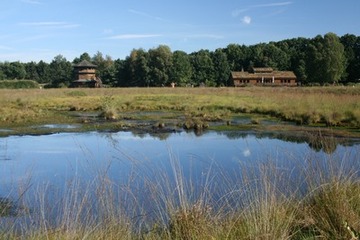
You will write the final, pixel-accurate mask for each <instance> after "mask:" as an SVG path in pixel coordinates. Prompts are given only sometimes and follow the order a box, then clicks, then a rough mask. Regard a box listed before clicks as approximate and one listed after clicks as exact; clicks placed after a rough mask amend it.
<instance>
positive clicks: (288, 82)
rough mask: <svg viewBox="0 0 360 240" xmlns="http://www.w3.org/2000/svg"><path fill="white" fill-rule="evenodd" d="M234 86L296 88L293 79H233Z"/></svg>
mask: <svg viewBox="0 0 360 240" xmlns="http://www.w3.org/2000/svg"><path fill="white" fill-rule="evenodd" d="M234 85H235V87H237V86H244V85H259V86H263V85H265V86H296V85H297V84H296V80H295V79H276V78H275V79H274V80H273V79H270V78H264V79H261V78H258V79H234Z"/></svg>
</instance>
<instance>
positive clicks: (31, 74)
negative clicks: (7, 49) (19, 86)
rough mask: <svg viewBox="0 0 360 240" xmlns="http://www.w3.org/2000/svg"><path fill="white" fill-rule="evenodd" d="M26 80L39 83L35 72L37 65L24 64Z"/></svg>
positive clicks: (31, 63)
mask: <svg viewBox="0 0 360 240" xmlns="http://www.w3.org/2000/svg"><path fill="white" fill-rule="evenodd" d="M25 71H26V76H25V78H26V79H30V80H34V81H37V82H39V79H40V77H39V74H38V72H37V64H36V63H35V62H29V63H25Z"/></svg>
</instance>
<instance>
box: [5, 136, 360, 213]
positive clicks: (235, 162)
mask: <svg viewBox="0 0 360 240" xmlns="http://www.w3.org/2000/svg"><path fill="white" fill-rule="evenodd" d="M318 141H323V140H318ZM329 142H330V144H328V145H326V146H325V144H323V145H321V144H317V143H316V142H315V143H314V141H313V142H311V143H309V142H307V140H306V139H298V138H291V137H279V136H273V135H266V134H260V135H259V134H255V133H251V132H245V133H244V132H241V131H239V132H236V131H231V132H212V131H209V132H205V133H203V134H201V135H197V134H195V133H193V132H190V133H188V132H178V133H166V134H160V135H156V134H155V135H150V134H146V133H142V134H135V133H132V132H112V133H109V132H105V133H104V132H87V133H58V134H51V135H40V136H9V137H5V138H0V197H1V198H5V197H6V198H12V199H16V198H18V197H19V196H20V195H21V196H22V195H29V196H30V198H31V196H33V195H34V192H37V191H39V189H46V190H47V191H48V190H49V189H51V191H53V192H57V193H58V194H59V193H60V195H61V192H63V191H65V190H66V188H67V187H68V186H69V183H70V182H73V181H74V179H76V180H77V181H78V182H81V183H91V182H94V181H95V179H96V178H98V177H99V176H101V177H104V176H106V179H107V180H108V181H109V182H111V183H113V184H115V185H116V186H120V187H121V186H126V188H127V189H131V190H132V191H133V193H132V194H135V192H136V194H138V196H141V197H140V198H143V199H147V197H146V195H147V194H150V193H148V190H147V189H145V188H146V186H144V185H146V183H147V184H148V185H149V183H158V184H165V185H167V189H168V190H167V191H171V188H177V187H178V185H179V179H182V180H184V181H186V182H188V183H191V188H190V189H187V191H191V195H192V196H196V193H197V192H201V191H202V190H203V188H204V187H205V186H207V187H208V189H207V190H208V194H209V195H212V196H217V197H218V198H219V197H221V196H222V194H224V193H223V192H222V189H225V186H222V185H221V184H225V182H226V184H227V186H226V188H227V189H229V186H230V188H231V187H232V186H235V185H236V184H237V178H238V177H239V176H240V175H243V174H244V173H247V172H249V171H251V169H254V168H253V167H254V166H259V165H263V166H265V167H266V166H269V164H270V163H271V166H272V167H274V168H276V169H280V170H281V171H282V172H283V173H286V174H287V175H289V176H293V177H297V176H298V175H299V173H300V172H301V171H302V170H303V169H305V168H309V167H311V165H312V164H313V163H314V162H316V163H317V164H318V163H319V162H326V161H330V160H331V161H338V162H339V163H341V165H342V166H343V165H346V164H343V163H344V162H346V161H352V162H359V161H357V160H359V159H358V158H359V156H360V154H359V153H360V144H359V140H356V139H355V140H353V141H343V140H342V141H340V143H339V142H338V141H337V140H336V139H333V138H331V139H330V141H329ZM329 146H330V147H329ZM351 167H354V165H353V164H351ZM255 172H256V171H255ZM179 175H180V176H181V178H179ZM219 179H222V181H221V182H216V181H217V180H219ZM287 183H289V184H290V182H287ZM210 185H212V186H215V187H209V186H210ZM147 187H148V186H147ZM39 192H41V191H39ZM50 199H51V197H50ZM137 199H138V200H139V198H137ZM144 201H145V200H144ZM30 202H31V201H30ZM30 207H31V206H30Z"/></svg>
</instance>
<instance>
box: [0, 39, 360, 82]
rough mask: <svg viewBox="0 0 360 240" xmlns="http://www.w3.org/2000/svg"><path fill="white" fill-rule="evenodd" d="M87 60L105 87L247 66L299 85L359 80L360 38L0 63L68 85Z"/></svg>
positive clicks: (218, 76) (197, 78) (5, 71)
mask: <svg viewBox="0 0 360 240" xmlns="http://www.w3.org/2000/svg"><path fill="white" fill-rule="evenodd" d="M82 60H87V61H89V62H92V63H94V64H96V65H97V66H98V68H97V75H98V76H99V77H100V78H101V79H102V81H103V83H104V84H106V85H107V86H117V87H131V86H139V87H160V86H170V85H171V83H175V84H176V85H177V86H191V85H193V86H202V85H205V86H231V84H232V83H231V81H229V80H230V79H229V76H230V72H231V71H241V70H242V69H244V70H247V69H248V68H249V67H252V66H255V67H272V68H274V69H277V70H291V71H294V72H295V74H296V76H297V77H298V80H299V81H300V82H301V83H302V84H333V83H342V84H347V83H351V84H353V83H359V79H360V37H359V36H355V35H351V34H346V35H344V36H342V37H340V38H339V37H338V36H337V35H336V34H334V33H327V34H325V35H324V36H321V35H318V36H316V37H314V38H311V39H308V38H294V39H286V40H283V41H279V42H270V43H259V44H256V45H252V46H245V45H239V44H229V45H228V46H227V47H225V48H219V49H216V50H215V51H209V50H206V49H201V50H199V51H197V52H193V53H189V54H188V53H185V52H183V51H179V50H178V51H174V52H172V51H171V49H170V48H169V47H168V46H166V45H160V46H158V47H156V48H152V49H149V50H148V51H147V50H144V49H142V48H140V49H133V50H132V51H131V52H130V55H129V56H128V57H126V58H125V59H123V60H122V59H117V60H113V59H112V58H111V57H110V56H103V54H102V53H101V52H97V53H96V54H95V55H94V56H92V57H91V56H90V55H89V54H88V53H83V54H82V55H80V56H79V57H77V58H75V59H74V60H73V61H72V62H69V61H68V60H66V59H65V58H64V57H63V56H61V55H58V56H56V57H54V59H53V60H52V61H51V63H50V64H49V63H46V62H44V61H40V62H38V63H36V62H29V63H20V62H0V80H1V79H9V80H11V79H31V80H35V81H37V82H39V83H46V84H49V85H50V86H53V87H62V86H68V85H69V84H70V82H71V81H72V80H74V76H73V72H72V71H73V64H76V63H79V62H80V61H82Z"/></svg>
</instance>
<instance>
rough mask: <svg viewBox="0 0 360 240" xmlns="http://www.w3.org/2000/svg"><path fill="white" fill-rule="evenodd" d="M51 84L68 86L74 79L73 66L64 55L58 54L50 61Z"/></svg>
mask: <svg viewBox="0 0 360 240" xmlns="http://www.w3.org/2000/svg"><path fill="white" fill-rule="evenodd" d="M50 73H51V85H52V86H53V87H66V86H69V85H70V82H71V81H72V73H73V67H72V64H71V63H70V62H69V61H67V60H66V58H65V57H63V56H62V55H57V56H55V57H54V59H53V60H52V61H51V63H50Z"/></svg>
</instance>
